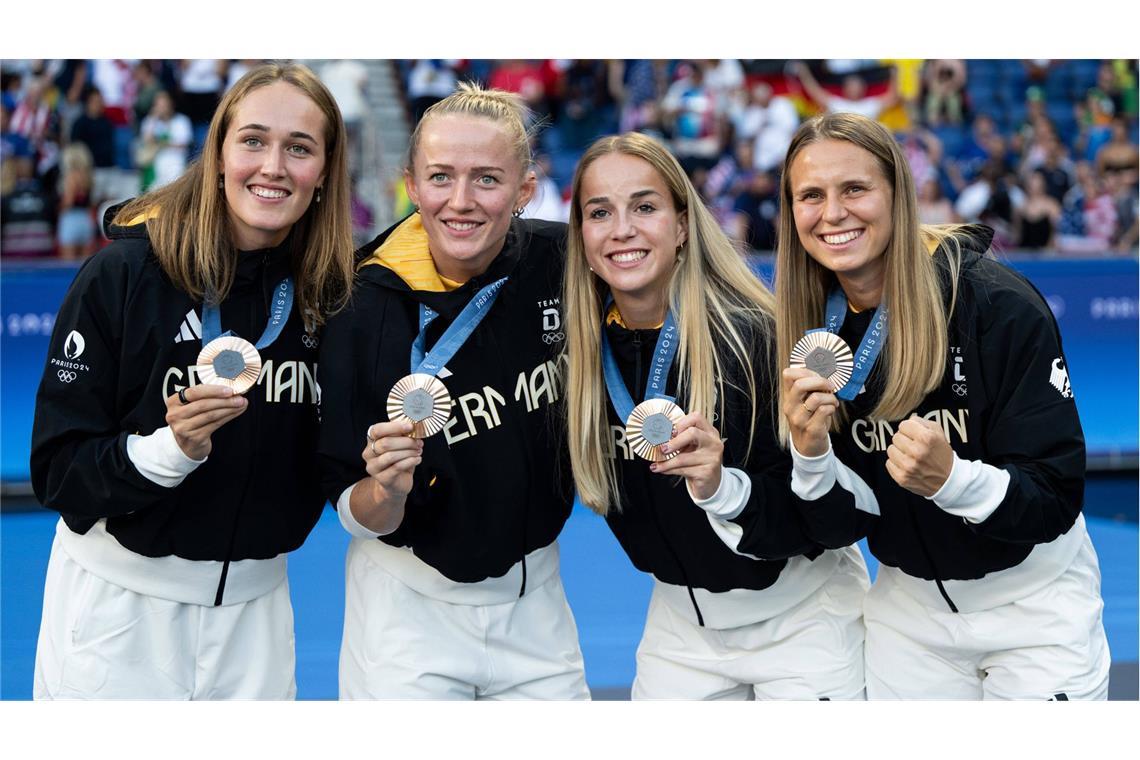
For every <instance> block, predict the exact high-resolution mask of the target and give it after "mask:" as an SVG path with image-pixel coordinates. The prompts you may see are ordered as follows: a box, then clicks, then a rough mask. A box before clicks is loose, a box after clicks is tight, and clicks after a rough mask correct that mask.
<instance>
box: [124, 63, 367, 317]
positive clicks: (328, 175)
mask: <svg viewBox="0 0 1140 760" xmlns="http://www.w3.org/2000/svg"><path fill="white" fill-rule="evenodd" d="M275 82H288V83H289V84H291V85H293V86H294V87H296V88H298V89H299V90H301V91H302V92H303V93H305V95H307V96H308V97H309V99H310V100H312V101H313V102H314V103H315V104H316V105H317V107H318V108H319V109H320V111H321V113H322V114H323V115H324V117H325V134H324V138H325V180H324V184H323V185H322V187H321V191H320V194H321V201H320V203H316V202H314V203H311V204H310V205H309V208H308V210H306V211H305V213H304V215H302V217H301V218H300V219H299V220H297V222H296V223H294V225H293V230H292V232H291V234H290V240H291V251H290V259H291V262H292V267H291V268H292V272H293V279H294V281H295V283H296V293H297V301H298V306H299V307H300V309H301V313H302V314H305V315H306V318H307V319H308V320H311V323H312V324H313V326H315V325H319V324H322V323H323V322H324V319H325V317H326V316H328V315H329V314H331V313H333V312H335V311H336V310H337V309H339V308H340V307H341V306H343V305H344V303H345V301H346V300H347V299H348V294H349V292H350V290H351V287H352V272H353V266H352V251H353V244H352V222H351V217H350V212H349V200H350V192H351V191H350V188H349V177H348V165H347V158H346V155H347V154H346V150H345V143H346V141H347V134H346V132H345V128H344V120H343V119H342V118H341V115H340V109H339V108H337V105H336V101H335V100H334V99H333V96H332V94H331V93H330V92H329V91H328V88H326V87H325V86H324V84H322V83H321V81H320V79H318V78H317V76H316V75H315V74H314V73H313V72H312V71H310V70H309V69H308V68H306V67H305V66H302V65H300V64H289V63H267V64H263V65H260V66H257V67H255V68H253V69H251V70H250V71H249V72H247V73H246V74H245V76H243V77H242V78H241V79H239V80H238V81H237V82H236V83H235V84H234V86H233V87H232V88H230V90H229V91H228V92H226V94H225V96H224V97H223V98H222V101H221V103H219V104H218V107H217V109H216V110H215V111H214V117H213V119H211V121H210V127H209V131H208V132H207V134H206V141H205V145H204V147H203V149H202V154H201V156H200V157H199V158H198V159H197V160H195V161H194V162H193V163H191V164H190V166H189V167H188V168H187V169H186V171H185V173H183V175H182V176H181V177H179V178H178V179H176V180H174V181H173V182H171V183H170V184H168V185H165V186H163V187H161V188H159V189H157V190H155V191H153V192H150V193H147V194H146V195H143V196H141V197H139V198H136V199H134V200H133V201H130V202H129V203H127V204H126V205H125V206H123V207H122V208H121V209H120V210H119V211H118V213H117V214H116V215H115V218H114V220H113V223H114V224H117V225H127V224H130V223H131V222H132V221H134V220H135V219H137V218H139V217H140V216H142V217H145V218H146V226H147V232H148V234H149V236H150V241H151V246H152V247H153V249H154V252H155V256H156V257H157V258H158V261H159V264H160V265H161V266H162V269H163V271H165V272H166V274H167V276H168V277H170V279H171V281H172V282H173V283H174V284H175V285H176V286H177V287H179V288H181V289H182V290H185V291H186V292H187V293H189V294H190V295H192V296H193V297H194V298H197V299H202V298H204V297H206V295H207V294H209V295H210V296H211V297H212V298H214V299H216V300H217V301H219V302H220V301H223V300H225V297H226V294H227V293H229V289H230V287H231V286H232V285H233V281H234V274H235V273H236V271H237V249H236V248H235V247H234V243H233V239H232V237H231V234H230V223H229V213H228V207H227V205H226V197H225V194H224V191H223V190H221V189H220V188H219V187H218V175H219V172H218V167H219V166H220V165H221V161H222V146H223V143H224V141H225V138H226V131H227V130H228V129H229V126H230V123H231V122H232V121H233V118H234V115H235V113H236V112H237V108H238V105H239V104H240V103H241V101H242V99H243V98H245V96H246V95H248V94H249V93H251V92H253V91H254V90H257V89H259V88H261V87H265V86H267V85H271V84H273V83H275Z"/></svg>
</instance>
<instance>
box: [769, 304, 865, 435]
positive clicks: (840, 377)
mask: <svg viewBox="0 0 1140 760" xmlns="http://www.w3.org/2000/svg"><path fill="white" fill-rule="evenodd" d="M846 316H847V296H846V295H845V294H844V293H843V290H842V289H841V288H838V287H836V288H834V289H833V290H832V291H831V293H830V294H828V297H827V311H826V313H825V315H824V321H825V325H826V326H825V327H823V328H822V329H818V330H809V331H808V333H807V334H806V335H804V337H802V338H800V339H799V340H798V341H796V345H795V346H793V347H792V353H791V357H790V364H791V366H790V367H789V368H788V369H785V370H784V372H783V383H784V388H783V390H784V394H783V395H784V402H783V408H782V409H781V411H782V412H783V414H784V417H785V418H787V420H788V428H789V432H790V433H791V437H792V444H793V445H794V446H795V448H796V451H798V452H799V453H801V454H803V455H804V456H819V455H821V454H824V453H826V452H827V448H828V446H829V441H828V438H827V433H828V431H829V430H830V428H831V417H832V415H833V414H834V413H835V411H836V409H838V406H839V401H838V399H843V400H845V401H850V400H851V399H853V398H855V397H856V396H857V395H859V393H860V392H861V391H862V390H863V385H864V383H866V382H867V378H868V377H869V376H870V374H871V369H872V368H873V367H874V366H875V360H876V359H877V358H878V356H879V352H880V351H882V349H883V345H884V344H885V343H886V341H887V307H886V305H885V304H882V303H880V304H879V306H878V308H877V309H875V313H874V314H873V315H872V317H871V324H870V326H869V327H868V328H867V331H866V332H865V333H864V335H863V339H862V340H861V341H860V342H859V348H858V349H857V350H856V351H855V352H852V351H851V348H850V347H849V346H848V345H847V343H846V342H844V341H843V339H842V338H840V337H839V335H838V334H837V333H838V332H839V329H840V328H841V327H842V326H843V321H844V319H845V318H846Z"/></svg>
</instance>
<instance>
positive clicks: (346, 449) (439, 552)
mask: <svg viewBox="0 0 1140 760" xmlns="http://www.w3.org/2000/svg"><path fill="white" fill-rule="evenodd" d="M527 119H528V112H527V110H526V108H525V107H524V106H523V105H522V102H521V101H520V100H519V98H518V97H516V96H514V95H511V94H509V93H505V92H502V91H499V90H483V89H480V88H478V87H475V86H471V85H463V86H461V87H460V89H459V91H458V92H455V93H453V94H452V95H450V96H448V97H447V98H444V99H443V100H441V101H440V102H438V103H436V104H435V105H433V106H431V107H430V108H428V109H427V111H426V112H425V113H424V116H423V118H422V119H421V120H420V122H419V124H418V125H417V126H416V129H415V131H414V132H413V133H412V137H411V141H410V145H409V149H408V166H407V169H406V170H405V184H406V187H407V192H408V196H409V197H410V198H411V200H412V202H413V203H414V204H416V206H417V209H418V210H417V212H416V213H413V214H412V215H411V216H410V217H408V218H407V219H405V220H404V221H402V222H400V223H399V224H397V225H396V226H395V227H393V228H392V229H390V230H388V231H387V232H385V233H383V234H382V235H380V236H379V237H378V238H377V239H376V240H374V241H372V242H371V243H369V244H367V245H366V246H364V248H363V249H362V250H361V251H360V255H361V259H362V261H361V266H360V267H359V271H358V282H357V287H356V290H355V292H354V295H353V299H352V306H351V308H350V309H348V310H346V311H345V312H343V313H342V314H340V315H338V316H337V317H336V318H335V319H334V320H332V321H331V322H330V324H329V329H328V331H327V333H326V340H325V342H324V345H323V346H322V348H321V375H320V383H321V387H322V388H323V390H324V401H323V405H322V410H321V412H322V426H321V444H320V450H321V453H322V455H323V463H324V465H325V478H324V479H325V489H326V493H327V495H328V497H329V499H330V501H332V502H333V503H335V504H336V505H337V512H338V514H339V515H340V520H341V523H342V524H343V525H344V527H345V529H346V530H348V532H349V533H350V534H352V536H353V539H352V541H351V543H350V544H349V549H348V558H347V561H346V574H347V579H346V586H347V589H346V602H345V608H346V609H345V623H344V638H343V641H342V644H341V655H340V695H341V697H342V698H344V699H358V698H448V699H570V698H587V697H588V696H589V692H588V691H587V689H586V682H585V676H584V672H583V665H582V654H581V651H580V649H579V646H578V633H577V629H576V627H575V625H574V619H573V616H572V615H571V613H570V608H569V606H568V605H567V603H566V597H565V594H564V592H563V590H562V581H561V579H560V577H559V571H558V565H559V563H558V545H557V543H556V542H555V539H556V538H557V536H558V533H559V532H560V531H561V529H562V525H563V523H565V521H566V518H567V517H569V515H570V509H571V505H572V493H571V488H570V485H569V483H568V482H567V480H568V478H566V477H561V478H560V477H559V472H558V470H559V468H558V462H559V458H560V457H559V452H560V450H561V446H559V441H558V439H557V438H556V437H555V436H554V434H553V432H552V431H551V429H550V427H551V426H550V425H549V424H548V419H547V416H546V409H547V407H548V406H549V405H550V404H551V402H553V401H554V400H555V398H556V397H555V394H556V378H557V373H558V372H559V368H558V366H557V365H556V364H555V362H554V358H555V352H556V351H557V350H558V348H559V344H560V343H561V342H562V341H563V340H564V335H563V333H562V328H561V317H560V313H559V303H558V296H559V293H558V286H559V283H560V280H561V275H562V251H561V247H562V241H563V240H564V235H565V226H564V225H562V224H557V223H550V222H538V221H533V220H521V219H517V218H514V217H517V216H518V215H519V214H520V213H521V211H522V208H523V207H524V206H526V204H527V202H528V201H530V199H531V197H532V196H533V195H534V188H535V175H534V172H533V171H531V164H532V159H531V154H530V147H529V146H530V142H529V135H528V133H527V128H526V123H527ZM409 356H410V357H411V358H409ZM409 375H410V377H408V376H409ZM405 380H407V383H411V384H412V385H414V386H415V387H412V386H409V385H407V383H405ZM417 383H419V385H416V384H417ZM425 386H427V387H428V388H430V390H429V391H427V393H426V394H425V390H424V388H425ZM413 391H417V392H418V394H419V395H418V396H417V395H416V393H413ZM416 398H419V399H420V400H422V401H424V402H425V403H424V407H423V408H422V409H418V408H417V407H416V406H415V404H414V403H413V402H414V400H415V399H416ZM412 420H415V422H414V424H413V421H412ZM425 428H426V429H425ZM362 449H363V450H362Z"/></svg>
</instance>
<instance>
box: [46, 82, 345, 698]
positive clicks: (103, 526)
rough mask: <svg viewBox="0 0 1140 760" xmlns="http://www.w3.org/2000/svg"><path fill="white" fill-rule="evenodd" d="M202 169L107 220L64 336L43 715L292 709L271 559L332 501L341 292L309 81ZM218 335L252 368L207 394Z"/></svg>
mask: <svg viewBox="0 0 1140 760" xmlns="http://www.w3.org/2000/svg"><path fill="white" fill-rule="evenodd" d="M203 156H204V158H203V159H201V160H200V161H198V162H196V163H195V164H194V165H193V166H191V167H190V169H189V170H188V171H187V173H186V174H185V175H184V176H183V177H181V178H180V179H178V180H176V181H175V182H173V183H172V184H170V185H168V186H166V187H164V188H162V189H161V190H158V191H156V192H154V193H151V194H149V195H144V196H142V197H141V198H138V199H136V200H133V201H131V202H129V203H127V204H126V205H125V206H124V207H121V208H119V209H117V213H116V210H112V212H110V213H109V214H108V218H111V216H112V214H113V222H112V224H111V226H110V230H109V232H110V238H111V241H112V242H111V244H110V245H109V246H108V247H107V248H105V249H104V250H103V251H101V252H100V253H99V254H97V255H96V256H95V257H94V258H92V259H91V260H90V261H89V262H88V263H87V264H85V265H84V267H83V268H82V269H81V270H80V272H79V274H78V275H77V276H76V279H75V282H74V283H73V284H72V286H71V289H70V290H69V291H68V294H67V297H66V298H65V300H64V303H63V306H62V307H60V311H59V316H58V317H57V319H56V325H55V331H54V333H53V335H52V341H51V348H50V351H49V354H48V362H47V368H46V370H45V372H44V377H43V380H42V381H41V383H40V389H39V394H38V396H37V399H36V414H35V423H34V432H33V441H32V462H31V468H32V482H33V486H34V488H35V492H36V496H37V498H38V499H39V500H40V502H41V503H42V504H43V505H44V506H46V507H48V508H50V509H54V510H57V511H59V512H61V513H62V520H61V521H60V522H59V525H58V527H57V530H56V538H55V542H54V544H53V546H52V553H51V559H50V561H49V565H48V575H47V585H46V587H45V589H44V611H43V621H42V623H41V626H40V637H39V644H38V647H37V651H36V671H35V672H36V676H35V689H34V693H35V696H36V698H40V699H49V698H85V697H97V698H134V699H138V698H151V699H225V698H242V699H290V698H292V697H294V696H295V693H296V682H295V679H294V650H293V612H292V608H291V606H290V602H289V585H288V581H287V578H286V573H285V554H286V553H287V552H290V551H292V550H294V549H296V548H297V547H299V546H300V545H301V543H302V542H303V541H304V540H305V537H306V536H307V535H308V533H309V531H310V530H311V529H312V527H313V525H314V524H315V523H316V521H317V518H318V516H319V515H320V512H321V508H322V507H323V505H324V503H325V500H324V496H322V495H321V492H320V484H319V479H318V476H317V474H316V468H315V467H314V466H313V457H314V453H315V449H316V437H317V414H316V410H317V407H316V404H317V401H318V391H317V386H316V384H315V382H314V375H315V369H316V368H315V362H316V355H317V351H316V346H317V341H318V338H317V334H316V332H315V330H316V329H317V327H318V326H319V325H320V324H321V323H323V322H324V320H325V317H326V316H327V314H328V313H329V310H332V309H335V308H337V307H338V306H339V305H340V304H342V303H343V302H344V299H345V297H346V295H347V292H348V289H349V287H350V285H351V281H352V245H351V238H350V233H349V222H348V173H347V170H346V168H345V161H344V127H343V125H342V123H341V119H340V114H339V112H338V111H337V108H336V104H335V101H333V99H332V96H331V95H330V94H329V92H328V91H327V90H326V89H325V87H324V86H323V85H322V84H321V83H320V82H319V80H317V79H316V77H315V76H314V75H313V74H312V72H310V71H309V70H308V69H306V68H304V67H303V66H298V65H276V64H272V65H265V66H261V67H258V68H257V69H255V70H253V71H251V72H249V74H247V75H246V76H245V77H244V78H243V79H242V80H241V81H240V82H238V84H237V85H236V86H235V87H234V88H233V89H232V90H230V91H229V92H228V93H227V94H226V97H225V98H224V99H223V100H222V102H221V104H220V105H219V107H218V110H217V112H216V113H215V114H214V117H213V120H212V121H211V123H210V128H209V133H208V137H207V140H206V144H205V150H204V153H203ZM290 304H292V306H291V307H290ZM221 328H225V329H226V330H227V334H226V335H225V336H221V337H220V338H219V334H220V333H221ZM231 332H232V333H234V334H236V335H237V336H240V337H241V338H244V339H247V340H248V341H249V342H250V343H252V342H253V341H257V346H256V348H255V347H254V346H252V345H249V344H245V345H246V346H248V347H249V350H246V349H245V348H244V347H242V348H241V353H242V354H243V358H242V360H241V361H242V362H245V364H244V365H243V367H244V369H242V374H241V375H240V376H239V377H238V378H237V380H231V381H229V382H226V383H225V384H213V383H211V382H208V380H209V379H210V378H213V379H215V380H217V381H219V382H222V381H225V380H226V378H227V377H231V376H233V375H234V373H233V372H231V369H232V368H230V367H227V366H225V359H223V358H221V357H222V356H223V355H224V356H226V357H228V358H230V359H233V358H234V354H235V350H233V349H231V350H230V351H229V353H228V354H225V353H224V352H222V353H219V359H218V361H216V362H213V363H211V361H210V360H209V359H210V357H209V354H210V352H211V351H213V349H212V348H211V346H210V345H209V344H211V343H212V342H213V341H214V340H215V339H217V340H221V341H234V340H235V338H234V337H233V336H232V335H229V333H231ZM259 335H261V336H262V337H261V339H259V338H258V336H259ZM217 345H220V344H217V343H214V346H215V347H216V346H217ZM228 345H231V346H234V345H240V344H238V343H233V342H231V343H229V344H228ZM249 351H254V353H259V354H260V366H262V369H261V371H260V374H257V366H258V362H257V361H255V358H256V357H254V356H253V355H251V354H250V353H249ZM239 380H240V381H241V382H240V383H239V382H238V381H239ZM255 381H256V384H254V382H255ZM235 386H236V387H235ZM243 391H244V393H245V395H241V393H242V392H243Z"/></svg>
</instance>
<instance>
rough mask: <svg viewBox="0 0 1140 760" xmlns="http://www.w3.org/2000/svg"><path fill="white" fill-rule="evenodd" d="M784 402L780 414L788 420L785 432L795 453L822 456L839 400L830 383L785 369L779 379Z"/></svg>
mask: <svg viewBox="0 0 1140 760" xmlns="http://www.w3.org/2000/svg"><path fill="white" fill-rule="evenodd" d="M781 380H782V382H783V386H784V388H783V390H784V402H783V408H782V409H781V411H782V412H783V414H784V417H785V418H786V419H787V420H788V432H789V433H790V434H791V437H792V444H793V445H794V446H795V447H796V451H798V452H799V453H801V454H803V455H804V456H805V457H815V456H820V455H821V454H826V453H827V449H828V446H829V441H828V433H829V432H830V430H831V418H832V417H833V416H834V414H835V412H836V411H838V409H839V399H838V398H836V396H835V393H834V392H833V391H832V389H831V383H830V382H829V381H828V380H827V379H826V378H823V377H820V376H819V375H817V374H816V373H815V372H812V371H811V370H810V369H808V368H806V367H789V368H787V369H785V370H784V372H783V375H782V377H781Z"/></svg>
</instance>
